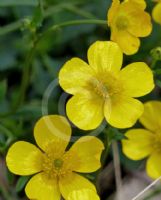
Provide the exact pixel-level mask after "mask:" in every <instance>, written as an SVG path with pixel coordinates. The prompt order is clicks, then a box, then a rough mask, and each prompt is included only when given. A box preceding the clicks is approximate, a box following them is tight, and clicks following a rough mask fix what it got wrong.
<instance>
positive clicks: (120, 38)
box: [111, 28, 140, 55]
mask: <svg viewBox="0 0 161 200" xmlns="http://www.w3.org/2000/svg"><path fill="white" fill-rule="evenodd" d="M111 40H113V41H114V42H117V43H118V45H119V46H120V48H121V49H122V51H123V52H124V53H125V54H126V55H132V54H135V53H136V52H137V51H138V49H139V47H140V40H139V39H138V38H137V37H135V36H133V35H131V34H130V33H129V32H127V31H117V32H116V30H115V29H114V28H113V30H112V33H111Z"/></svg>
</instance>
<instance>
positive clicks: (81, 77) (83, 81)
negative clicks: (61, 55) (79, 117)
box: [59, 58, 92, 94]
mask: <svg viewBox="0 0 161 200" xmlns="http://www.w3.org/2000/svg"><path fill="white" fill-rule="evenodd" d="M91 74H92V69H91V68H90V67H89V65H88V64H87V63H85V62H84V61H83V60H81V59H79V58H73V59H71V60H70V61H68V62H66V63H65V65H64V66H63V67H62V69H61V70H60V72H59V84H60V86H61V87H62V88H63V89H64V90H65V91H66V92H68V93H70V94H75V93H77V91H80V90H81V89H82V88H84V87H85V86H86V85H87V81H88V80H89V79H90V78H91Z"/></svg>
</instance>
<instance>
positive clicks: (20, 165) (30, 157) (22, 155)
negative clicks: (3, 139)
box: [6, 141, 43, 176]
mask: <svg viewBox="0 0 161 200" xmlns="http://www.w3.org/2000/svg"><path fill="white" fill-rule="evenodd" d="M42 159H43V153H42V152H41V151H40V150H39V149H38V148H37V147H36V146H34V145H33V144H30V143H28V142H24V141H20V142H16V143H14V144H13V145H12V146H11V147H10V148H9V150H8V153H7V156H6V163H7V167H8V168H9V170H10V171H11V172H13V173H14V174H17V175H24V176H26V175H31V174H34V173H37V172H39V171H41V170H42V168H41V166H42Z"/></svg>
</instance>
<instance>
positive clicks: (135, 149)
mask: <svg viewBox="0 0 161 200" xmlns="http://www.w3.org/2000/svg"><path fill="white" fill-rule="evenodd" d="M125 136H126V137H127V138H128V139H124V140H122V147H123V153H124V154H125V155H126V156H127V157H128V158H130V159H132V160H140V159H143V158H145V157H147V156H148V155H150V154H151V152H152V151H153V146H152V144H153V139H154V137H153V133H151V132H150V131H148V130H146V129H131V130H129V131H127V132H126V134H125Z"/></svg>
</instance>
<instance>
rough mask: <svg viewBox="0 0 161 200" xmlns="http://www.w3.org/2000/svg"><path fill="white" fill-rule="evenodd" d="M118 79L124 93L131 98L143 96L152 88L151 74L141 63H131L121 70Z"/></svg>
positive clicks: (145, 65)
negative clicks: (121, 83)
mask: <svg viewBox="0 0 161 200" xmlns="http://www.w3.org/2000/svg"><path fill="white" fill-rule="evenodd" d="M120 79H121V81H122V82H123V88H124V90H125V93H126V94H127V95H128V96H131V97H140V96H143V95H145V94H148V93H149V92H151V91H152V89H153V88H154V80H153V73H152V71H151V69H150V68H149V67H148V66H147V64H145V63H143V62H136V63H132V64H129V65H128V66H126V67H125V68H123V69H122V70H121V72H120Z"/></svg>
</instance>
